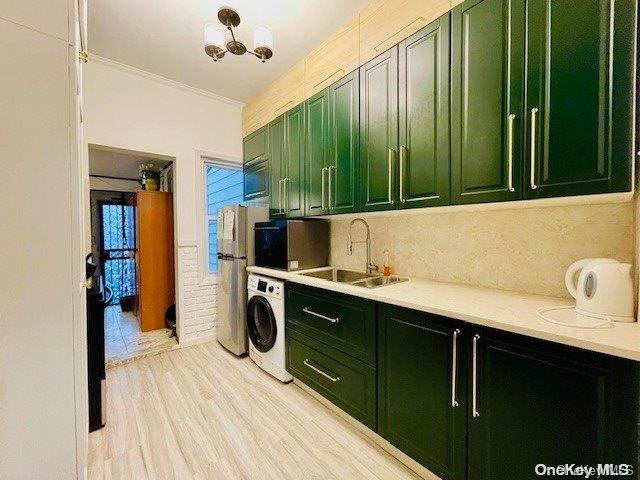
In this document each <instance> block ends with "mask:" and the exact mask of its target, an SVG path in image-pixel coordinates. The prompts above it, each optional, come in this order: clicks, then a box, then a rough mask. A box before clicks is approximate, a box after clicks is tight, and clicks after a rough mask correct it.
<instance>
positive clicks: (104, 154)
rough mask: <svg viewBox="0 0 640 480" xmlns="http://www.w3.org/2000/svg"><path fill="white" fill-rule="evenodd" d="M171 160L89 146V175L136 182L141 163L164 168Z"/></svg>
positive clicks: (157, 156)
mask: <svg viewBox="0 0 640 480" xmlns="http://www.w3.org/2000/svg"><path fill="white" fill-rule="evenodd" d="M171 160H172V158H170V157H165V156H163V155H153V154H147V153H142V152H134V151H131V150H124V149H119V148H111V147H103V146H101V145H89V175H92V176H99V177H115V178H128V179H131V180H137V179H138V177H139V167H140V164H141V163H153V164H154V165H155V166H156V167H157V168H159V169H162V168H164V167H165V166H166V165H167V164H168V163H169V162H170V161H171Z"/></svg>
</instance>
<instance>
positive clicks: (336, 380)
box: [302, 358, 340, 382]
mask: <svg viewBox="0 0 640 480" xmlns="http://www.w3.org/2000/svg"><path fill="white" fill-rule="evenodd" d="M302 363H304V364H305V365H306V366H307V367H309V368H310V369H311V370H313V371H314V372H318V373H319V374H320V375H322V376H323V377H325V378H328V379H329V380H331V381H332V382H338V381H340V377H338V376H337V375H336V376H335V377H333V376H331V375H329V374H328V373H325V372H323V371H322V370H320V369H319V368H318V367H314V366H313V365H311V363H310V360H309V359H308V358H305V359H304V362H302Z"/></svg>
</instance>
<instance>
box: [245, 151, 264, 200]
mask: <svg viewBox="0 0 640 480" xmlns="http://www.w3.org/2000/svg"><path fill="white" fill-rule="evenodd" d="M243 191H244V199H245V200H255V199H257V198H263V197H267V196H268V195H269V162H268V161H266V160H263V161H261V162H253V163H252V164H250V165H245V166H244V169H243Z"/></svg>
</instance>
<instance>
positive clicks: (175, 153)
mask: <svg viewBox="0 0 640 480" xmlns="http://www.w3.org/2000/svg"><path fill="white" fill-rule="evenodd" d="M214 67H215V66H214V65H212V68H214ZM84 105H85V109H84V112H85V113H84V138H85V155H86V154H87V152H88V144H98V145H104V146H109V147H116V148H124V149H128V150H135V151H138V152H146V153H152V154H160V155H167V156H171V157H174V158H175V159H176V160H175V191H174V199H175V202H176V211H177V215H176V234H177V240H178V252H177V255H176V257H177V264H176V266H177V272H178V277H179V283H178V289H177V292H178V302H177V305H178V319H179V325H178V326H179V332H180V340H181V342H185V343H192V342H194V341H198V340H202V339H204V338H210V337H211V336H212V335H213V328H214V321H215V319H214V315H215V305H214V304H213V302H214V296H215V285H213V284H211V283H210V282H209V283H207V284H204V283H202V282H201V279H200V278H199V277H200V276H199V275H198V273H197V272H195V273H194V272H193V271H192V263H193V257H194V252H195V257H196V258H197V259H198V260H197V261H198V262H199V261H200V259H201V255H203V252H202V248H201V247H202V245H201V244H202V240H201V238H200V237H201V232H200V230H199V225H198V222H200V221H201V218H200V212H199V211H198V199H197V196H198V195H200V194H201V193H202V192H201V184H202V179H200V178H199V175H201V172H202V170H201V165H200V160H199V155H200V154H201V153H203V152H204V153H206V154H207V155H208V156H211V157H218V158H223V159H227V160H235V161H238V162H241V161H242V160H241V158H242V104H240V103H238V102H235V101H232V100H228V99H225V98H222V97H217V96H215V95H212V94H208V93H204V92H201V91H199V90H195V89H193V88H190V87H186V86H184V85H180V84H176V83H175V82H171V81H168V80H166V79H162V78H160V77H157V76H155V75H152V74H149V73H147V72H142V71H140V70H137V69H133V68H131V67H127V66H124V65H120V64H117V63H115V62H111V61H108V60H105V59H100V58H96V57H92V56H90V58H89V63H88V64H87V65H86V68H85V71H84ZM183 251H184V252H183ZM183 259H184V262H183Z"/></svg>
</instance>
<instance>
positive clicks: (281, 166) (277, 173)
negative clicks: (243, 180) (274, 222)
mask: <svg viewBox="0 0 640 480" xmlns="http://www.w3.org/2000/svg"><path fill="white" fill-rule="evenodd" d="M284 157H285V145H284V115H281V116H279V117H278V118H276V119H275V120H273V121H272V122H271V123H270V124H269V178H270V179H271V180H270V182H269V185H270V188H269V190H270V194H269V216H270V217H271V218H282V217H284V216H285V215H286V209H285V204H284V192H283V190H284V188H283V184H284V181H283V180H284V178H285V173H286V170H285V163H284Z"/></svg>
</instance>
